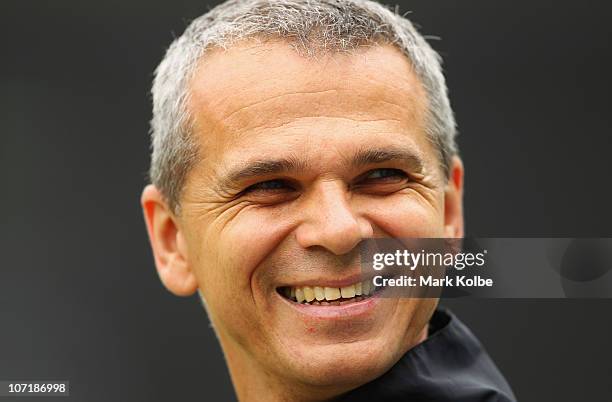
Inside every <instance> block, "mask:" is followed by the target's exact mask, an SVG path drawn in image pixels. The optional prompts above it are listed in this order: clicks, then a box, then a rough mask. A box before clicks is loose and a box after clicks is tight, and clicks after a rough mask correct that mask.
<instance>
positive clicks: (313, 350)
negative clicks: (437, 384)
mask: <svg viewBox="0 0 612 402" xmlns="http://www.w3.org/2000/svg"><path fill="white" fill-rule="evenodd" d="M404 352H405V350H402V349H401V345H399V344H398V345H396V346H395V347H393V346H391V342H390V340H389V339H370V340H362V341H356V342H350V343H336V344H328V345H316V346H312V345H304V346H303V347H300V348H297V349H296V350H294V351H293V353H292V355H297V356H300V357H301V358H300V359H298V361H296V360H294V359H292V362H291V363H292V364H290V365H291V366H292V370H291V371H293V373H294V376H295V377H296V379H297V380H298V381H300V382H302V383H304V384H308V385H311V386H316V387H323V388H327V387H329V388H344V389H346V390H347V391H348V390H349V389H352V388H356V387H358V386H360V385H362V384H364V383H366V382H369V381H371V380H373V379H375V378H376V377H379V376H381V375H382V374H384V373H385V372H386V371H387V370H389V369H390V368H391V366H393V364H395V363H396V362H397V360H399V358H400V357H401V356H402V355H403V353H404Z"/></svg>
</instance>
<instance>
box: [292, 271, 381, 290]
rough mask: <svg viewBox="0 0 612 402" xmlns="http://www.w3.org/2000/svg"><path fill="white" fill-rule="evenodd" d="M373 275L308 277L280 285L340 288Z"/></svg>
mask: <svg viewBox="0 0 612 402" xmlns="http://www.w3.org/2000/svg"><path fill="white" fill-rule="evenodd" d="M373 277H374V275H368V276H364V275H361V274H354V275H350V276H346V277H343V278H335V279H332V278H318V279H309V280H304V281H297V282H293V283H290V284H289V283H288V284H284V285H281V286H280V287H285V286H291V287H301V286H312V287H314V286H319V287H328V288H342V287H345V286H350V285H354V284H356V283H359V282H364V281H367V280H370V281H371V280H372V278H373Z"/></svg>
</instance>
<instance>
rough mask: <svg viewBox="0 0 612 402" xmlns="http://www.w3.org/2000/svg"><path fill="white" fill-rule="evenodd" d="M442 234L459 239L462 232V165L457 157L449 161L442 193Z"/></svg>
mask: <svg viewBox="0 0 612 402" xmlns="http://www.w3.org/2000/svg"><path fill="white" fill-rule="evenodd" d="M444 233H445V235H446V237H455V238H460V237H463V235H464V230H463V163H462V162H461V159H459V157H458V156H453V159H452V161H451V166H450V171H449V176H448V183H447V184H446V189H445V191H444Z"/></svg>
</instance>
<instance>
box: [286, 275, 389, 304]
mask: <svg viewBox="0 0 612 402" xmlns="http://www.w3.org/2000/svg"><path fill="white" fill-rule="evenodd" d="M276 290H277V291H278V293H279V294H280V295H281V296H283V297H284V298H286V299H288V300H291V301H292V302H295V303H299V304H308V305H313V306H340V305H344V304H350V303H356V302H359V301H362V300H365V299H367V298H369V297H372V296H373V295H374V294H375V293H376V292H377V291H379V287H376V286H374V285H373V284H372V282H371V280H369V279H368V280H366V281H363V282H357V283H354V284H352V285H349V286H344V287H341V288H335V287H327V286H282V287H279V288H277V289H276Z"/></svg>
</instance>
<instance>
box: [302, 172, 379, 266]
mask: <svg viewBox="0 0 612 402" xmlns="http://www.w3.org/2000/svg"><path fill="white" fill-rule="evenodd" d="M305 204H306V205H305V206H304V209H303V210H302V212H303V213H304V220H303V221H302V223H301V224H300V226H299V227H298V228H297V230H296V237H297V241H298V243H299V244H300V246H302V247H304V248H308V247H313V246H320V247H323V248H325V249H327V250H329V251H331V252H332V253H334V254H336V255H342V254H346V253H348V252H349V251H351V250H352V249H353V248H354V247H355V246H357V244H359V242H360V241H361V240H362V239H364V238H367V237H371V236H372V233H373V229H372V225H371V224H370V222H369V221H368V220H367V219H365V218H363V217H359V216H357V215H356V214H355V213H354V211H353V210H352V209H351V206H350V203H349V199H348V194H347V191H346V188H345V186H344V185H343V184H342V183H338V182H327V183H321V185H320V186H318V187H317V188H316V189H315V190H313V193H312V194H310V197H308V198H307V199H306V200H305Z"/></svg>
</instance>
